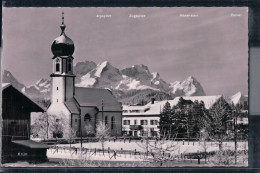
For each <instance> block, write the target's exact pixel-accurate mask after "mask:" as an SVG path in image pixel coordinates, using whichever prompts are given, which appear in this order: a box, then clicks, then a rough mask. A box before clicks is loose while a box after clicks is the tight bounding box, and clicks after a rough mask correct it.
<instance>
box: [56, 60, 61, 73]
mask: <svg viewBox="0 0 260 173" xmlns="http://www.w3.org/2000/svg"><path fill="white" fill-rule="evenodd" d="M59 71H60V60H59V59H56V72H59Z"/></svg>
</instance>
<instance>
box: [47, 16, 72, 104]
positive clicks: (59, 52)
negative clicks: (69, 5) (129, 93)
mask: <svg viewBox="0 0 260 173" xmlns="http://www.w3.org/2000/svg"><path fill="white" fill-rule="evenodd" d="M60 28H61V34H60V36H59V37H57V38H56V39H55V40H54V42H53V43H52V46H51V50H52V53H53V55H54V56H53V58H52V61H53V72H52V74H51V78H52V98H51V102H52V104H53V103H55V102H56V103H64V102H66V101H67V100H71V99H73V97H74V94H75V86H74V82H75V75H74V74H73V59H74V58H73V56H72V54H73V52H74V43H73V41H72V40H71V39H70V38H69V37H67V36H66V34H65V28H66V25H65V24H64V13H62V24H61V26H60Z"/></svg>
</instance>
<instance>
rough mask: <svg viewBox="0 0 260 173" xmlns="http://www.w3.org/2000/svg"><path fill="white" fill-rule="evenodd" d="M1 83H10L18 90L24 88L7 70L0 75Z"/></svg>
mask: <svg viewBox="0 0 260 173" xmlns="http://www.w3.org/2000/svg"><path fill="white" fill-rule="evenodd" d="M2 83H10V84H12V85H13V86H14V87H15V88H17V89H19V90H21V89H22V88H23V87H25V86H24V85H23V84H21V83H19V82H18V81H17V79H16V78H15V77H14V76H13V75H12V73H11V72H10V71H8V70H4V71H3V73H2Z"/></svg>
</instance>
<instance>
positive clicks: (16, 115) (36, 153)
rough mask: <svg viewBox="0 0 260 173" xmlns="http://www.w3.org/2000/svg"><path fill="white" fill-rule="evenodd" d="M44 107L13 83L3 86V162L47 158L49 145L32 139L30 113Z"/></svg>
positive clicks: (41, 109) (40, 110)
mask: <svg viewBox="0 0 260 173" xmlns="http://www.w3.org/2000/svg"><path fill="white" fill-rule="evenodd" d="M31 112H44V109H43V108H42V107H41V106H39V105H38V104H36V103H35V102H33V101H32V100H31V99H30V98H28V97H27V96H26V95H24V94H23V93H22V92H20V91H19V90H17V89H16V88H15V87H13V86H12V85H11V84H3V87H2V162H7V161H16V160H20V159H26V160H29V161H31V162H33V161H37V160H46V159H47V157H46V151H47V148H48V146H47V145H45V144H42V143H37V142H34V141H31V140H30V119H31V118H30V117H31V116H30V114H31Z"/></svg>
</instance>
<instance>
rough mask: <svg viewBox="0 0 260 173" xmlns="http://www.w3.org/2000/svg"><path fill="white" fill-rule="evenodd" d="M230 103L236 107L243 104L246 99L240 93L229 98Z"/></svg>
mask: <svg viewBox="0 0 260 173" xmlns="http://www.w3.org/2000/svg"><path fill="white" fill-rule="evenodd" d="M230 100H231V102H232V103H233V104H234V105H236V104H238V103H243V102H245V101H247V100H248V97H247V96H245V95H243V94H242V93H241V92H240V91H239V92H237V93H236V94H234V95H233V96H231V97H230Z"/></svg>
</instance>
